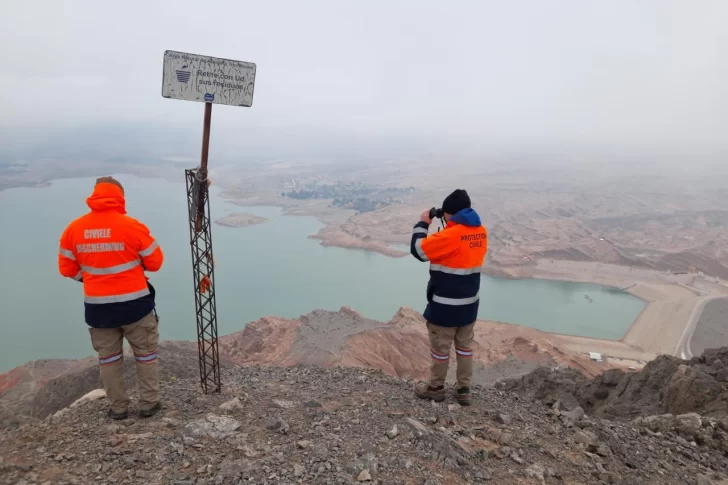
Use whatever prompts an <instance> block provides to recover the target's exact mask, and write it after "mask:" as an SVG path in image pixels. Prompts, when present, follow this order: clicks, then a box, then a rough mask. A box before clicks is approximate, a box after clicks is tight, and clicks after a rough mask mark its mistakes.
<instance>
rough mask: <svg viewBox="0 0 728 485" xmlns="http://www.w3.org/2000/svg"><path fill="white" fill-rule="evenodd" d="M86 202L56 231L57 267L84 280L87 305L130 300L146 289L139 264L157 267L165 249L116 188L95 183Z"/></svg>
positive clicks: (70, 275) (143, 266) (148, 268)
mask: <svg viewBox="0 0 728 485" xmlns="http://www.w3.org/2000/svg"><path fill="white" fill-rule="evenodd" d="M86 203H87V204H88V206H89V207H90V208H91V212H89V213H88V214H86V215H84V216H82V217H80V218H78V219H76V220H75V221H73V222H72V223H71V224H69V226H68V227H67V228H66V230H65V231H64V232H63V235H62V236H61V240H60V249H59V252H58V270H59V271H60V273H61V274H62V275H63V276H66V277H68V278H73V279H75V280H78V281H83V290H84V301H85V303H86V304H87V305H98V304H109V303H121V302H129V301H132V300H136V299H139V298H142V297H145V296H147V295H149V294H150V290H149V287H148V285H147V278H146V276H145V275H144V270H147V271H157V270H158V269H159V268H161V267H162V262H163V260H164V255H163V254H162V249H161V248H160V247H159V244H157V242H156V241H155V240H154V238H153V237H152V236H151V234H150V232H149V229H148V228H147V227H146V226H145V225H144V224H142V223H141V222H139V221H137V220H136V219H133V218H131V217H129V216H127V215H126V201H125V200H124V193H123V191H122V190H121V188H120V187H118V186H116V185H114V184H111V183H100V184H98V185H96V187H95V188H94V191H93V194H92V195H91V196H90V197H89V198H88V199H86ZM87 314H88V312H87ZM128 323H132V322H128Z"/></svg>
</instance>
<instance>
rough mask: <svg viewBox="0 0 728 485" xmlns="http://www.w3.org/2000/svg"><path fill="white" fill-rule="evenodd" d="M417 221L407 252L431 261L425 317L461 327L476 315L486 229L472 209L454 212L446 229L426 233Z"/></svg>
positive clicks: (468, 323) (486, 235) (443, 324)
mask: <svg viewBox="0 0 728 485" xmlns="http://www.w3.org/2000/svg"><path fill="white" fill-rule="evenodd" d="M428 233H429V225H428V224H427V223H425V222H418V223H417V224H416V225H415V227H414V230H413V231H412V243H411V247H410V251H411V253H412V255H413V256H414V257H415V258H417V259H418V260H420V261H429V262H430V281H429V283H428V284H427V302H428V303H427V308H426V309H425V313H424V316H425V319H427V321H428V322H430V323H434V324H435V325H439V326H441V327H462V326H465V325H470V324H471V323H473V322H474V321H475V320H476V319H477V318H478V308H479V300H480V295H479V292H480V271H481V268H482V266H483V261H484V260H485V255H486V253H487V251H488V231H487V230H486V228H485V227H483V225H482V224H481V222H480V217H479V216H478V214H477V213H476V212H475V211H474V210H473V209H464V210H462V211H460V212H458V213H457V214H455V215H453V216H452V217H451V218H450V220H449V221H448V223H447V226H446V227H445V229H443V230H442V231H440V232H437V233H434V234H431V235H428Z"/></svg>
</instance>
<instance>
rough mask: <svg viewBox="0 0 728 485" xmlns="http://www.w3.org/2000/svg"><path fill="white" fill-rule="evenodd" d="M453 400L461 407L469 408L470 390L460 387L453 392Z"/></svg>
mask: <svg viewBox="0 0 728 485" xmlns="http://www.w3.org/2000/svg"><path fill="white" fill-rule="evenodd" d="M455 399H457V400H458V403H459V404H460V405H461V406H470V388H469V387H461V388H460V389H457V390H456V391H455Z"/></svg>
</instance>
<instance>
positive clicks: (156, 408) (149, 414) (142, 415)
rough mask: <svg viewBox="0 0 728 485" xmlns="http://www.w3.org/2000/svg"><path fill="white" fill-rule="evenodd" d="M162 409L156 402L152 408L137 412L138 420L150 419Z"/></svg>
mask: <svg viewBox="0 0 728 485" xmlns="http://www.w3.org/2000/svg"><path fill="white" fill-rule="evenodd" d="M161 409H162V404H160V403H159V402H157V404H155V405H154V406H152V407H151V408H149V409H142V410H141V411H139V417H140V418H151V417H152V416H154V415H155V414H157V413H158V412H159V411H160V410H161Z"/></svg>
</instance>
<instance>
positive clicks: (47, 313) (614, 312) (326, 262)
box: [0, 175, 644, 372]
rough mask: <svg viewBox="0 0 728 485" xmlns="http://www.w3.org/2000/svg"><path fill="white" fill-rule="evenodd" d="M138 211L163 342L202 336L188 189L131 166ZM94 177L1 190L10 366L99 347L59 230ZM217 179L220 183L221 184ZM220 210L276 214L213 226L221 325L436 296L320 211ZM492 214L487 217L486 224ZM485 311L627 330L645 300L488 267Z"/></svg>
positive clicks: (408, 265)
mask: <svg viewBox="0 0 728 485" xmlns="http://www.w3.org/2000/svg"><path fill="white" fill-rule="evenodd" d="M119 180H121V181H122V183H123V184H124V186H125V190H126V196H127V210H128V213H129V215H130V216H132V217H135V218H137V219H140V220H141V221H143V222H144V223H146V224H147V225H148V226H149V228H150V229H151V231H152V235H153V236H154V237H155V238H156V239H157V241H158V242H159V243H160V245H161V246H162V249H163V250H164V253H165V263H164V267H163V268H162V270H161V271H160V272H158V273H150V274H149V276H150V277H151V281H152V283H153V284H154V286H155V288H156V289H157V306H158V311H159V314H160V320H161V322H160V331H161V338H162V339H187V340H193V339H195V335H196V333H195V320H194V302H193V298H192V292H193V286H192V270H191V262H190V249H189V230H188V225H187V224H188V223H187V214H186V200H185V197H186V195H185V187H184V185H183V183H171V182H166V181H163V180H159V179H143V178H137V177H133V176H128V175H123V176H120V177H119ZM93 184H94V179H92V178H85V179H66V180H57V181H54V182H53V184H52V185H51V186H50V187H45V188H33V189H28V188H21V189H11V190H6V191H2V192H0V228H1V229H0V231H1V234H2V239H1V241H2V243H1V244H2V246H1V250H0V268H2V271H1V272H0V274H1V275H2V277H1V278H0V311H1V313H0V372H3V371H6V370H8V369H10V368H12V367H14V366H17V365H20V364H23V363H25V362H27V361H29V360H33V359H42V358H77V357H83V356H86V355H91V354H93V349H92V348H91V344H90V342H89V338H88V331H87V327H86V325H85V324H84V321H83V302H82V299H83V290H82V285H81V284H79V283H76V282H74V281H72V280H68V279H64V278H62V277H61V276H60V275H59V274H58V270H57V254H58V239H59V237H60V235H61V232H62V231H63V229H64V228H65V227H66V225H67V224H68V223H69V222H70V221H71V220H72V219H74V218H76V217H78V216H80V215H82V214H83V213H85V212H86V211H87V210H88V208H87V207H86V204H85V199H86V197H87V196H88V195H89V194H90V193H91V191H92V188H93ZM213 187H214V186H213ZM211 211H212V217H213V219H217V218H220V217H222V216H224V215H225V214H226V213H227V212H233V211H238V212H242V211H245V212H250V213H253V214H256V215H260V216H263V217H266V218H268V219H269V221H268V222H266V223H264V224H260V225H256V226H250V227H244V228H228V227H222V226H219V225H214V226H213V242H214V255H215V262H216V266H215V277H216V282H215V283H216V289H217V308H218V321H219V332H220V334H221V335H222V334H227V333H231V332H234V331H237V330H240V329H241V328H243V327H244V325H245V324H246V323H248V322H250V321H253V320H256V319H258V318H260V317H262V316H266V315H275V316H281V317H289V318H295V317H298V316H300V315H302V314H305V313H308V312H310V311H311V310H314V309H316V308H323V309H327V310H338V309H339V308H340V307H342V306H349V307H352V308H354V309H355V310H357V311H359V312H361V313H363V314H364V315H366V316H368V317H370V318H374V319H379V320H389V319H390V318H391V317H392V316H393V315H394V314H395V313H396V311H397V310H398V309H399V308H400V307H402V306H409V307H412V308H415V309H417V310H419V311H422V310H423V309H424V305H425V285H426V282H427V278H428V271H427V265H426V264H424V263H420V262H418V261H417V260H415V259H414V258H399V259H395V258H389V257H386V256H382V255H379V254H375V253H370V252H365V251H358V250H350V249H342V248H326V247H323V246H321V245H320V244H319V242H318V241H316V240H313V239H309V238H308V236H309V235H310V234H314V233H316V232H317V231H318V230H319V229H320V228H321V227H322V226H321V223H319V222H318V221H317V220H316V219H315V218H313V217H301V216H285V215H283V214H282V212H281V210H280V209H278V208H273V207H250V208H241V207H237V206H234V205H232V204H229V203H226V202H224V201H223V200H222V199H221V198H220V197H219V196H218V195H217V192H216V191H213V193H212V194H211ZM486 222H487V221H486ZM480 294H481V304H480V318H482V319H488V320H498V321H504V322H510V323H517V324H521V325H526V326H529V327H533V328H538V329H541V330H546V331H550V332H559V333H567V334H573V335H582V336H588V337H596V338H606V339H620V338H621V337H622V336H623V335H624V333H625V332H626V331H627V329H628V328H629V326H630V325H631V324H632V322H633V321H634V320H635V318H637V316H638V315H639V313H640V312H641V311H642V309H643V307H644V302H642V301H641V300H639V299H638V298H635V297H633V296H631V295H629V294H627V293H624V292H620V291H615V290H613V289H610V288H607V287H603V286H599V285H592V284H583V283H567V282H558V281H538V280H517V281H513V280H506V279H498V278H491V277H487V276H483V281H482V286H481V292H480Z"/></svg>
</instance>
